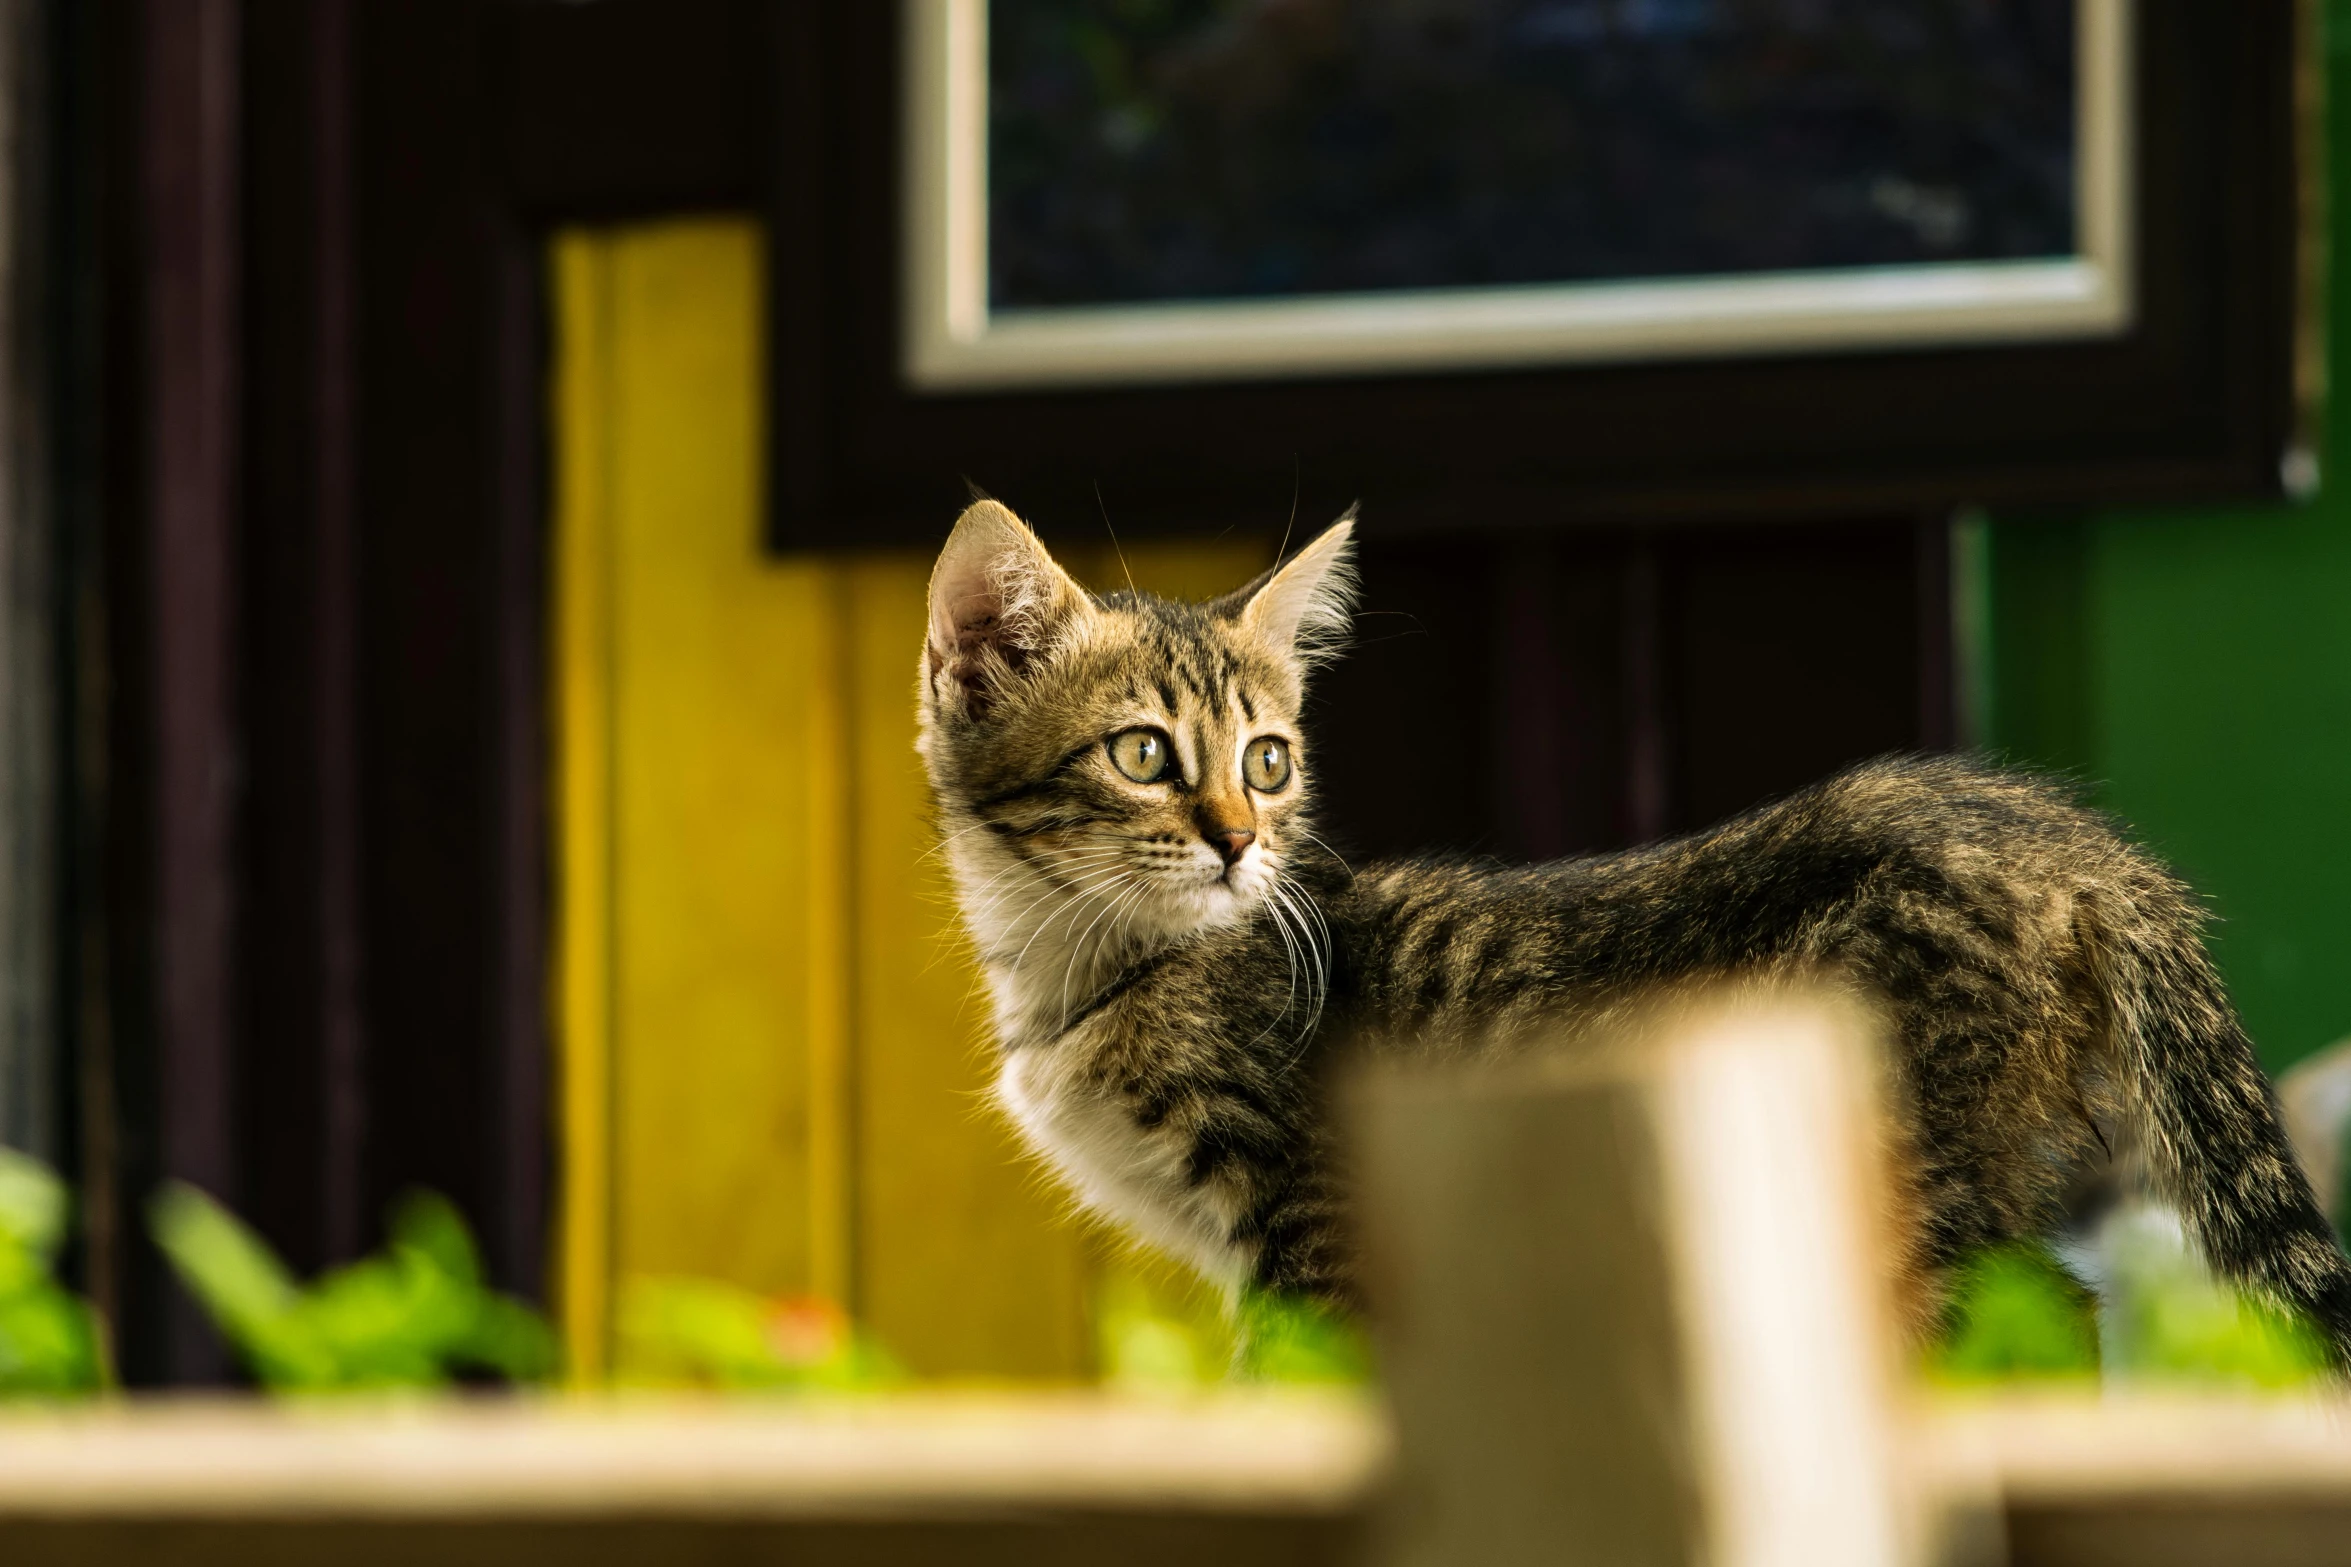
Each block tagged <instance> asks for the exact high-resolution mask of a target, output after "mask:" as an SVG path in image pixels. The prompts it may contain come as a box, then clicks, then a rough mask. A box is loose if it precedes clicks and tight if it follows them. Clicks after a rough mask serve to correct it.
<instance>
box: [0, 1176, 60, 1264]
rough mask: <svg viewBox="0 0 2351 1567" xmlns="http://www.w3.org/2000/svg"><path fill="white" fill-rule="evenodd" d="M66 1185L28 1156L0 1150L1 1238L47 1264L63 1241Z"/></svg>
mask: <svg viewBox="0 0 2351 1567" xmlns="http://www.w3.org/2000/svg"><path fill="white" fill-rule="evenodd" d="M65 1216H66V1193H65V1182H63V1181H61V1180H59V1179H58V1178H57V1173H56V1172H55V1171H53V1170H51V1169H50V1168H49V1167H48V1166H47V1165H45V1164H43V1163H42V1162H41V1161H40V1160H38V1159H35V1158H33V1157H32V1156H31V1155H30V1154H22V1153H18V1152H17V1151H16V1150H15V1149H13V1148H0V1236H5V1237H7V1238H9V1239H13V1240H15V1241H16V1242H18V1243H19V1244H20V1245H22V1246H23V1247H24V1248H25V1249H26V1250H27V1251H29V1252H31V1253H33V1255H35V1256H36V1257H39V1258H41V1259H43V1260H44V1261H46V1260H47V1259H48V1258H51V1257H54V1256H56V1255H57V1248H58V1246H59V1245H60V1244H61V1243H62V1242H63V1241H64V1239H65Z"/></svg>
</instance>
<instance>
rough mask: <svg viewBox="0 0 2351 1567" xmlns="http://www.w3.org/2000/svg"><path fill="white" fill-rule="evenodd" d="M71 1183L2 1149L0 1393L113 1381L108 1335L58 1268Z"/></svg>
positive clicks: (50, 1392)
mask: <svg viewBox="0 0 2351 1567" xmlns="http://www.w3.org/2000/svg"><path fill="white" fill-rule="evenodd" d="M65 1223H66V1193H65V1183H64V1182H63V1181H61V1180H59V1179H58V1178H57V1175H56V1172H54V1171H52V1170H51V1169H50V1168H49V1167H48V1166H47V1165H45V1164H43V1163H41V1162H40V1161H39V1160H38V1159H34V1158H31V1157H29V1156H27V1155H25V1154H21V1153H17V1152H15V1151H14V1150H13V1149H8V1148H0V1397H8V1396H11V1395H20V1396H21V1395H31V1396H35V1397H40V1396H56V1395H61V1394H74V1393H94V1392H98V1391H100V1390H102V1389H104V1388H107V1387H109V1386H111V1385H112V1384H113V1381H114V1375H113V1370H112V1368H111V1366H110V1365H109V1364H108V1359H107V1353H106V1333H105V1329H104V1327H103V1326H102V1325H101V1324H100V1323H99V1320H98V1314H97V1312H96V1311H94V1310H93V1309H92V1308H91V1306H90V1304H89V1303H88V1302H87V1301H84V1300H81V1299H78V1298H77V1297H75V1296H73V1295H71V1294H68V1293H67V1292H66V1291H65V1290H63V1289H61V1288H60V1287H59V1286H58V1284H57V1281H56V1279H55V1278H54V1276H53V1275H52V1273H51V1269H52V1267H53V1266H54V1265H55V1263H56V1261H57V1251H58V1248H59V1247H60V1246H61V1245H63V1244H64V1242H65Z"/></svg>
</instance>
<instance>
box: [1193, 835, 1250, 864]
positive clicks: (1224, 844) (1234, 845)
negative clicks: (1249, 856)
mask: <svg viewBox="0 0 2351 1567" xmlns="http://www.w3.org/2000/svg"><path fill="white" fill-rule="evenodd" d="M1201 836H1202V837H1204V838H1206V839H1207V840H1208V846H1209V847H1210V848H1212V849H1214V850H1215V851H1216V852H1217V853H1219V854H1221V855H1223V856H1224V862H1225V863H1226V864H1227V865H1230V864H1232V863H1233V861H1235V860H1237V859H1239V858H1240V857H1241V851H1242V850H1243V849H1246V848H1248V847H1249V845H1251V844H1253V843H1255V842H1256V841H1257V834H1255V833H1253V832H1251V831H1250V830H1249V829H1248V828H1246V827H1229V828H1216V829H1211V830H1210V831H1208V832H1205V833H1203V834H1201Z"/></svg>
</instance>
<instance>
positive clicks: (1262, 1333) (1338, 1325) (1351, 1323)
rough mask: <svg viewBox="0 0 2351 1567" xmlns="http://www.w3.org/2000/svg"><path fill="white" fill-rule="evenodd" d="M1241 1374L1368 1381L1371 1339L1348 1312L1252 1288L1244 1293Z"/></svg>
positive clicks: (1290, 1379)
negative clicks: (1264, 1292) (1251, 1290)
mask: <svg viewBox="0 0 2351 1567" xmlns="http://www.w3.org/2000/svg"><path fill="white" fill-rule="evenodd" d="M1240 1327H1241V1368H1240V1369H1241V1375H1242V1376H1243V1377H1244V1378H1247V1379H1249V1380H1252V1381H1259V1382H1337V1383H1361V1382H1368V1381H1370V1380H1371V1377H1372V1356H1371V1341H1370V1339H1369V1338H1368V1337H1366V1336H1365V1334H1364V1332H1363V1328H1362V1325H1361V1324H1360V1323H1358V1322H1357V1321H1356V1320H1355V1319H1354V1318H1353V1317H1350V1316H1348V1315H1347V1314H1346V1313H1345V1312H1343V1311H1339V1310H1337V1309H1336V1308H1334V1307H1331V1306H1326V1305H1323V1304H1321V1303H1320V1302H1317V1301H1310V1300H1302V1299H1296V1298H1293V1297H1287V1296H1281V1295H1268V1294H1258V1293H1255V1292H1252V1293H1250V1294H1246V1295H1244V1296H1242V1298H1241V1322H1240Z"/></svg>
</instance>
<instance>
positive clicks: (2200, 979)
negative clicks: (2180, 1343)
mask: <svg viewBox="0 0 2351 1567" xmlns="http://www.w3.org/2000/svg"><path fill="white" fill-rule="evenodd" d="M2134 868H2135V869H2137V870H2138V871H2139V872H2140V873H2141V875H2140V876H2138V877H2133V878H2131V879H2132V880H2133V881H2134V882H2136V885H2130V886H2125V887H2122V888H2108V889H2104V890H2103V895H2102V896H2098V897H2097V902H2098V904H2100V905H2102V906H2103V907H2102V909H2101V912H2103V913H2105V914H2106V915H2108V916H2109V917H2108V918H2103V919H2101V918H2097V917H2095V916H2093V918H2092V919H2091V920H2089V921H2086V922H2085V924H2086V925H2087V926H2089V927H2090V929H2089V930H2088V931H2086V932H2085V933H2086V934H2090V935H2091V936H2092V947H2093V951H2094V954H2095V956H2094V961H2095V963H2096V966H2097V968H2098V969H2099V971H2100V978H2101V979H2102V980H2103V981H2104V982H2105V983H2104V984H2103V985H2102V986H2101V989H2103V990H2104V992H2105V995H2106V998H2107V1002H2108V1005H2109V1006H2110V1008H2111V1017H2112V1026H2113V1039H2114V1043H2115V1049H2116V1053H2117V1055H2118V1057H2119V1058H2120V1062H2121V1065H2122V1073H2121V1076H2122V1078H2123V1082H2122V1084H2121V1085H2120V1086H2121V1087H2122V1089H2123V1092H2124V1094H2125V1096H2126V1103H2128V1104H2129V1105H2130V1106H2131V1107H2133V1108H2134V1109H2135V1110H2136V1112H2137V1113H2136V1117H2135V1119H2136V1120H2137V1121H2138V1123H2139V1130H2140V1133H2141V1135H2142V1136H2143V1138H2144V1139H2145V1143H2146V1151H2147V1155H2148V1158H2149V1162H2150V1164H2151V1166H2152V1169H2151V1174H2152V1176H2153V1178H2154V1181H2155V1185H2156V1188H2157V1190H2158V1191H2159V1192H2160V1193H2161V1194H2162V1195H2163V1196H2164V1197H2165V1198H2166V1199H2167V1200H2169V1201H2170V1202H2171V1203H2173V1204H2174V1205H2175V1206H2177V1207H2178V1208H2179V1210H2180V1212H2181V1213H2182V1214H2183V1215H2185V1216H2186V1218H2187V1221H2188V1224H2189V1226H2190V1227H2191V1229H2192V1230H2193V1231H2194V1233H2195V1236H2196V1238H2197V1240H2198V1241H2199V1242H2200V1243H2201V1244H2202V1246H2203V1248H2204V1253H2205V1256H2206V1258H2207V1260H2208V1261H2210V1263H2211V1264H2212V1266H2213V1267H2214V1269H2215V1270H2216V1271H2218V1272H2219V1273H2220V1274H2221V1275H2222V1276H2224V1277H2226V1278H2229V1279H2231V1280H2234V1281H2236V1282H2238V1283H2240V1284H2243V1285H2246V1286H2249V1287H2251V1288H2252V1289H2254V1290H2255V1291H2257V1292H2259V1293H2261V1294H2264V1295H2267V1296H2270V1297H2271V1298H2273V1299H2276V1300H2278V1301H2281V1302H2283V1303H2285V1304H2288V1305H2291V1306H2294V1307H2296V1308H2298V1309H2300V1310H2301V1311H2303V1312H2305V1313H2307V1314H2308V1315H2309V1316H2310V1317H2311V1318H2312V1319H2313V1320H2315V1321H2316V1322H2317V1324H2318V1325H2319V1326H2320V1327H2321V1328H2322V1329H2323V1330H2324V1331H2325V1332H2326V1334H2327V1337H2328V1339H2329V1340H2330V1341H2331V1344H2332V1346H2333V1350H2334V1356H2335V1360H2336V1363H2337V1365H2338V1366H2340V1367H2347V1368H2351V1262H2347V1261H2346V1260H2345V1258H2344V1255H2343V1252H2342V1249H2341V1248H2340V1247H2339V1246H2338V1245H2337V1243H2336V1240H2335V1234H2334V1230H2333V1229H2332V1227H2331V1226H2329V1224H2328V1223H2327V1220H2326V1216H2325V1215H2324V1214H2323V1213H2321V1212H2320V1211H2319V1207H2318V1202H2317V1199H2316V1198H2315V1197H2313V1196H2312V1194H2311V1190H2310V1182H2309V1180H2308V1179H2307V1178H2306V1177H2305V1176H2304V1175H2303V1173H2302V1167H2301V1165H2300V1164H2299V1163H2297V1162H2296V1160H2295V1157H2294V1149H2293V1145H2292V1144H2291V1143H2290V1142H2289V1141H2288V1140H2287V1137H2286V1132H2285V1128H2284V1126H2283V1124H2282V1123H2281V1121H2280V1119H2279V1116H2278V1108H2277V1099H2276V1096H2275V1095H2274V1094H2273V1093H2272V1092H2271V1089H2270V1085H2269V1078H2268V1077H2267V1076H2266V1075H2265V1074H2264V1073H2263V1072H2262V1070H2261V1064H2260V1062H2259V1061H2258V1060H2257V1059H2256V1058H2255V1057H2254V1054H2253V1043H2252V1041H2251V1040H2250V1039H2249V1038H2247V1037H2246V1034H2245V1028H2244V1025H2243V1024H2242V1023H2241V1022H2240V1021H2238V1018H2237V1013H2236V1009H2235V1008H2234V1007H2233V1006H2231V1005H2230V1004H2229V999H2228V993H2227V991H2226V989H2225V988H2224V987H2223V985H2222V984H2221V979H2220V974H2219V972H2218V971H2217V970H2216V969H2214V967H2213V965H2212V959H2211V957H2210V955H2209V954H2207V953H2206V951H2205V949H2204V940H2203V925H2204V914H2203V911H2202V909H2201V908H2199V907H2198V905H2197V904H2196V903H2195V901H2194V899H2193V898H2192V897H2190V895H2189V894H2188V892H2187V890H2186V889H2185V888H2184V887H2182V886H2181V885H2180V884H2179V883H2178V882H2176V881H2174V880H2173V879H2172V878H2171V877H2170V876H2169V875H2167V874H2166V873H2164V872H2163V871H2161V870H2159V869H2157V868H2156V867H2154V866H2152V865H2149V864H2147V863H2146V862H2144V861H2141V862H2139V864H2138V865H2137V866H2136V867H2134ZM2118 893H2119V897H2118V896H2116V894H2118Z"/></svg>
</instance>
